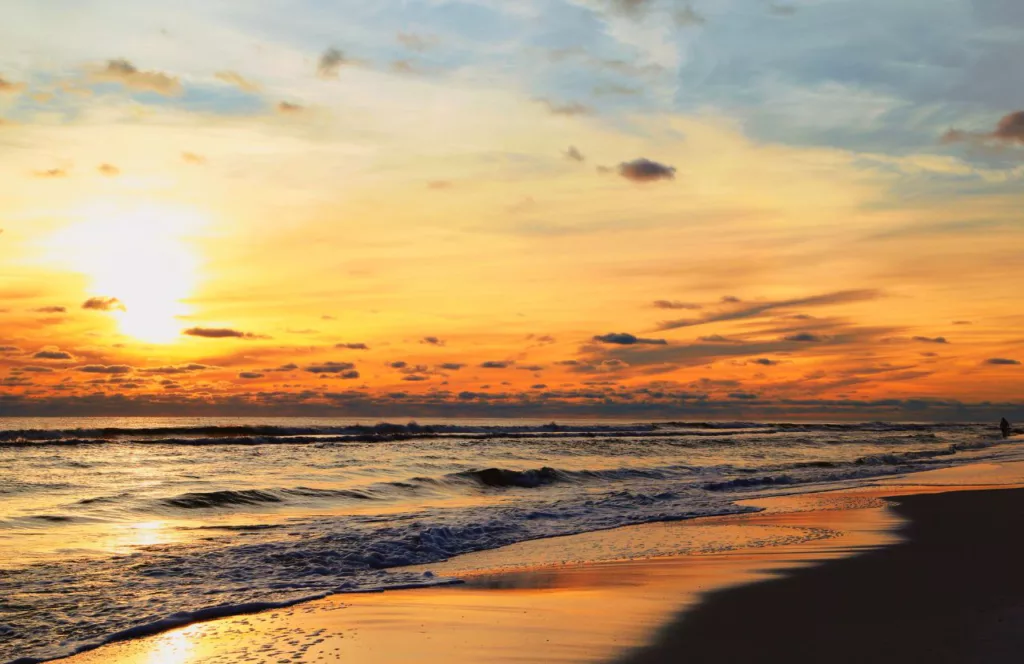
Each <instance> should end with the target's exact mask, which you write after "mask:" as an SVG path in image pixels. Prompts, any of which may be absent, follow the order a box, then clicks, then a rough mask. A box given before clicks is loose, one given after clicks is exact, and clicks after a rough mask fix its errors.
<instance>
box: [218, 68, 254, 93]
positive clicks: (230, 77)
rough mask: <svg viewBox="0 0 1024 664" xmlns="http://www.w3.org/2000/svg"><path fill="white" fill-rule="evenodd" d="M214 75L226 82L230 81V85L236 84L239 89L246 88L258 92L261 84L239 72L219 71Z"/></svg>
mask: <svg viewBox="0 0 1024 664" xmlns="http://www.w3.org/2000/svg"><path fill="white" fill-rule="evenodd" d="M214 77H215V78H217V79H219V80H221V81H224V82H225V83H228V84H229V85H234V86H235V87H237V88H238V89H240V90H244V91H246V92H258V91H259V89H260V86H259V85H257V84H256V83H253V82H252V81H250V80H248V79H246V78H245V77H244V76H242V75H241V74H239V73H238V72H234V71H219V72H217V73H216V74H214Z"/></svg>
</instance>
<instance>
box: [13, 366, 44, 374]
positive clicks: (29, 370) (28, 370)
mask: <svg viewBox="0 0 1024 664" xmlns="http://www.w3.org/2000/svg"><path fill="white" fill-rule="evenodd" d="M15 372H17V373H21V372H26V373H53V369H51V368H50V367H36V366H31V365H30V366H27V367H19V368H18V369H15V370H12V371H11V373H15Z"/></svg>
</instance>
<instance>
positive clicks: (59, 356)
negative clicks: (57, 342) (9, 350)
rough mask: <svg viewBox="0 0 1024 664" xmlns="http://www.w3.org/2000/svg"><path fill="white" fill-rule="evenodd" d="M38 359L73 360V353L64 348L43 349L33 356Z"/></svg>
mask: <svg viewBox="0 0 1024 664" xmlns="http://www.w3.org/2000/svg"><path fill="white" fill-rule="evenodd" d="M32 357H33V358H34V359H36V360H73V359H75V358H74V357H72V355H71V353H67V352H65V351H62V350H41V351H39V352H38V353H36V354H35V355H33V356H32Z"/></svg>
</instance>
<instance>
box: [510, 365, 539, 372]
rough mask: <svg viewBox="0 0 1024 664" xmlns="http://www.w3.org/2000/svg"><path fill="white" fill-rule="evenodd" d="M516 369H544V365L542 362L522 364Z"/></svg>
mask: <svg viewBox="0 0 1024 664" xmlns="http://www.w3.org/2000/svg"><path fill="white" fill-rule="evenodd" d="M516 369H517V370H519V371H544V366H543V365H540V364H521V365H519V366H517V367H516Z"/></svg>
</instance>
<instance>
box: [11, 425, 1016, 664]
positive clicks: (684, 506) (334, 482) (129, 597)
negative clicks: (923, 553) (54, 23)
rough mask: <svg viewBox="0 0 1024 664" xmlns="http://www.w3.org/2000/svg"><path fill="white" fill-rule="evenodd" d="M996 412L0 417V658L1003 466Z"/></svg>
mask: <svg viewBox="0 0 1024 664" xmlns="http://www.w3.org/2000/svg"><path fill="white" fill-rule="evenodd" d="M1003 443H1004V441H1001V440H1000V439H999V438H998V432H997V431H996V430H995V429H994V427H993V426H992V425H991V424H984V425H982V424H923V423H922V424H889V423H860V424H849V423H846V424H842V423H757V422H638V423H621V422H612V423H610V422H594V421H591V422H585V421H560V422H557V423H556V422H544V421H525V420H457V421H434V420H421V421H419V422H396V423H376V422H373V421H365V420H364V421H360V420H355V419H338V418H331V419H309V418H302V419H297V418H291V419H289V418H266V419H255V418H39V419H35V418H8V419H6V420H0V662H14V661H19V660H21V661H24V662H28V661H37V660H46V659H52V658H55V657H59V656H62V655H67V654H69V653H73V652H76V651H79V650H82V649H86V648H89V647H94V646H95V645H97V644H100V643H104V642H108V641H110V640H114V639H118V638H124V637H126V636H132V635H140V634H145V633H149V632H152V631H157V630H160V629H163V628H166V627H168V626H173V625H178V624H184V623H187V622H191V621H195V620H200V619H205V618H209V617H213V616H220V615H230V614H234V613H241V612H245V611H250V610H254V609H259V608H269V607H273V606H282V605H286V604H289V603H294V602H297V601H302V600H305V599H310V598H315V597H322V596H324V595H326V594H331V593H339V592H363V591H370V590H379V589H385V588H400V587H416V586H429V585H436V584H442V583H451V582H454V581H455V580H453V579H445V578H440V577H437V576H435V575H433V574H432V573H431V572H429V571H428V572H422V571H416V572H412V571H408V570H403V569H400V568H402V567H404V566H408V565H414V564H416V565H422V564H430V563H434V562H438V561H441V560H444V559H446V558H449V557H451V556H455V555H458V554H461V553H466V552H471V551H480V550H485V549H492V548H496V547H501V546H504V545H507V544H512V543H515V542H521V541H525V540H530V539H536V538H545V537H553V536H558V535H568V534H574V533H582V532H587V531H595V530H601V529H607V528H614V527H618V526H624V525H629V524H637V523H645V522H653V521H669V520H680V519H688V518H694V517H700V516H708V515H720V514H731V513H739V512H743V511H749V510H751V509H753V508H751V507H748V506H741V505H738V504H737V503H736V501H737V500H741V499H744V498H752V497H757V496H767V495H774V494H779V493H786V492H807V491H818V490H822V489H828V488H833V487H839V486H851V485H856V484H858V483H865V482H868V481H870V480H871V479H873V478H878V477H881V476H889V475H894V474H899V473H910V472H915V471H920V470H927V469H934V468H941V467H946V466H950V465H955V464H963V463H968V462H973V461H983V460H986V459H997V458H999V456H1000V455H1001V454H1005V453H1006V452H1007V450H1008V449H1010V448H1013V447H1014V444H1013V443H1012V442H1011V443H1010V444H1003Z"/></svg>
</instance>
